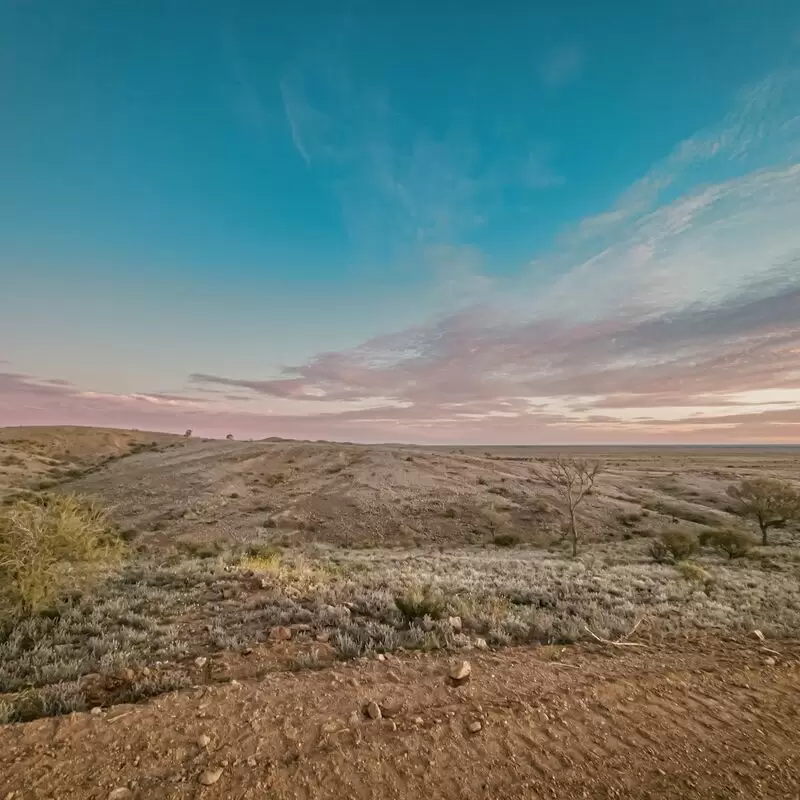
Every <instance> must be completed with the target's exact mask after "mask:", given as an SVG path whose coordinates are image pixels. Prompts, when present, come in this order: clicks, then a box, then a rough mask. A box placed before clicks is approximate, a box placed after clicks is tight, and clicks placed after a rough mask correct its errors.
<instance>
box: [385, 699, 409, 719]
mask: <svg viewBox="0 0 800 800" xmlns="http://www.w3.org/2000/svg"><path fill="white" fill-rule="evenodd" d="M404 705H405V700H403V698H401V697H392V698H389V699H388V700H384V701H383V702H382V703H381V712H382V713H383V716H384V717H386V718H387V719H391V718H392V717H396V716H397V715H398V714H399V713H400V712H401V711H402V710H403V706H404Z"/></svg>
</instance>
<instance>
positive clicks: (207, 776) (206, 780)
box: [200, 767, 222, 786]
mask: <svg viewBox="0 0 800 800" xmlns="http://www.w3.org/2000/svg"><path fill="white" fill-rule="evenodd" d="M221 777H222V768H221V767H219V768H217V769H207V770H206V771H205V772H203V773H202V774H201V775H200V783H202V784H203V786H213V785H214V784H215V783H216V782H217V781H218V780H219V779H220V778H221Z"/></svg>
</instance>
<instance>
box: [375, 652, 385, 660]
mask: <svg viewBox="0 0 800 800" xmlns="http://www.w3.org/2000/svg"><path fill="white" fill-rule="evenodd" d="M376 658H377V659H378V661H386V656H385V655H384V654H383V653H378V655H377V656H376Z"/></svg>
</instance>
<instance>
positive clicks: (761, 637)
mask: <svg viewBox="0 0 800 800" xmlns="http://www.w3.org/2000/svg"><path fill="white" fill-rule="evenodd" d="M753 636H755V637H756V639H758V640H759V641H760V642H763V641H764V634H763V633H761V631H760V630H758V628H756V629H755V630H754V631H753Z"/></svg>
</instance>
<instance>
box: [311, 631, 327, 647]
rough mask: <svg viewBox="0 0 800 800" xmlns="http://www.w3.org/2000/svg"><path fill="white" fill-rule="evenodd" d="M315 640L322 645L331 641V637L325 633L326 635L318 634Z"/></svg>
mask: <svg viewBox="0 0 800 800" xmlns="http://www.w3.org/2000/svg"><path fill="white" fill-rule="evenodd" d="M314 638H315V639H316V640H317V641H318V642H321V643H322V644H327V643H328V642H329V641H330V639H331V635H330V633H328V632H327V631H325V632H324V633H318V634H317V635H316V636H315V637H314Z"/></svg>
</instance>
